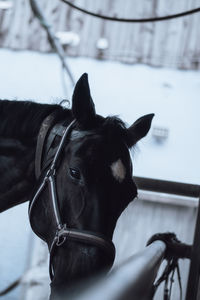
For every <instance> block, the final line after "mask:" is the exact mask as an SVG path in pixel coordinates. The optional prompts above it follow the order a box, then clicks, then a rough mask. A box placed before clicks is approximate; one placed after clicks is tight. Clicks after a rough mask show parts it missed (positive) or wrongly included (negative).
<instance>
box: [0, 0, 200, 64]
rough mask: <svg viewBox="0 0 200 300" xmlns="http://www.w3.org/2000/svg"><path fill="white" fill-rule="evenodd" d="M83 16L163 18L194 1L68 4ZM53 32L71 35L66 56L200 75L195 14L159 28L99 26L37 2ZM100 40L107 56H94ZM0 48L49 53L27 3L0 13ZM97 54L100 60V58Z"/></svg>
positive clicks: (19, 1) (20, 0) (197, 0)
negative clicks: (73, 43)
mask: <svg viewBox="0 0 200 300" xmlns="http://www.w3.org/2000/svg"><path fill="white" fill-rule="evenodd" d="M73 2H74V3H75V4H77V5H79V6H81V7H84V8H86V9H88V10H91V11H94V12H98V13H101V14H107V15H110V16H117V17H125V18H140V17H152V16H161V15H168V14H173V13H178V12H181V11H185V10H189V9H192V8H196V7H198V6H199V5H200V0H182V1H180V0H176V1H174V0H168V1H163V0H142V1H138V0H126V1H124V0H95V1H94V0H74V1H73ZM39 4H40V5H41V7H42V9H43V11H44V13H45V15H46V16H47V18H48V20H49V22H50V23H51V24H52V25H53V28H54V30H55V32H57V31H73V32H75V33H77V34H78V35H79V36H80V44H79V45H78V46H76V47H72V46H68V48H67V49H66V53H67V54H68V55H72V56H86V57H93V58H97V57H99V56H101V58H103V59H109V60H117V61H121V62H125V63H130V64H133V63H138V62H139V63H145V64H149V65H152V66H156V67H158V66H159V67H160V66H165V67H175V68H184V69H200V42H199V41H200V30H199V28H200V14H194V15H191V16H186V17H183V18H179V19H175V20H170V21H165V22H159V23H143V24H142V23H141V24H139V23H137V24H129V23H118V22H109V21H104V20H100V19H97V18H94V17H90V16H87V15H85V14H82V13H81V12H78V11H76V10H74V9H71V8H70V7H68V6H67V5H66V4H64V3H62V2H61V1H60V0H48V1H47V0H39ZM99 38H106V39H107V40H108V43H109V47H108V49H107V50H105V51H103V53H99V50H98V49H97V48H96V43H97V41H98V39H99ZM0 47H4V48H11V49H17V50H22V49H30V50H37V51H49V50H50V47H49V45H48V41H47V38H46V34H45V32H44V30H43V29H42V28H41V27H40V25H39V22H38V20H36V19H35V18H34V16H33V14H32V12H31V8H30V5H29V1H27V0H13V8H12V9H9V10H0ZM100 54H101V55H100Z"/></svg>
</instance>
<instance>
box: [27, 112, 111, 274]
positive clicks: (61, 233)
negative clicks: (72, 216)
mask: <svg viewBox="0 0 200 300" xmlns="http://www.w3.org/2000/svg"><path fill="white" fill-rule="evenodd" d="M52 123H53V117H52V115H50V116H48V117H47V118H46V119H45V120H44V122H43V123H42V125H41V128H40V131H39V134H38V141H37V147H36V161H37V162H36V177H38V176H39V174H40V173H41V165H40V163H41V162H42V158H41V157H42V152H43V147H44V143H45V138H46V135H47V133H48V131H49V129H50V128H49V127H50V126H51V125H52ZM74 124H75V120H74V121H72V122H71V123H70V124H69V125H68V127H63V126H62V125H59V126H58V128H59V129H60V130H58V131H59V132H60V135H61V136H62V137H61V140H60V143H59V145H58V148H57V150H56V153H55V155H54V157H53V160H52V161H51V163H50V166H49V168H48V169H47V171H46V173H45V176H44V178H43V180H42V182H41V184H40V186H39V187H38V189H37V191H36V193H35V195H34V197H33V199H32V200H31V202H30V206H29V220H30V224H31V227H32V229H33V231H34V232H35V233H36V235H38V236H39V237H40V238H42V239H43V240H45V239H44V237H42V236H41V234H40V233H39V232H37V230H36V229H34V225H33V224H32V222H31V216H32V213H33V207H34V206H35V203H36V202H37V200H38V198H39V196H40V195H41V193H42V192H43V190H44V189H45V188H46V187H47V186H48V189H49V196H50V201H51V203H52V207H53V212H54V217H55V221H56V234H55V237H54V239H53V241H52V243H51V246H50V250H49V252H50V261H49V274H50V278H51V280H53V277H54V270H53V264H52V262H53V257H54V255H55V250H56V248H57V247H60V246H62V245H63V244H64V243H65V242H66V241H68V240H71V241H76V242H81V243H84V244H87V245H91V246H96V247H99V248H101V249H102V250H103V251H104V252H106V253H107V254H108V255H109V256H110V260H111V262H112V263H113V261H114V258H115V246H114V244H113V242H112V241H111V240H110V239H108V238H107V237H105V236H104V235H102V234H99V233H95V232H90V231H85V230H77V229H74V228H68V227H67V225H66V224H64V223H63V222H62V219H61V215H60V210H59V205H58V198H57V187H56V174H57V169H58V160H59V158H60V157H61V153H62V150H63V147H64V145H66V142H68V141H69V137H70V134H71V131H72V129H73V127H74ZM58 128H57V129H58ZM63 128H64V130H63ZM54 136H55V134H54ZM41 147H42V149H41ZM38 156H39V166H38Z"/></svg>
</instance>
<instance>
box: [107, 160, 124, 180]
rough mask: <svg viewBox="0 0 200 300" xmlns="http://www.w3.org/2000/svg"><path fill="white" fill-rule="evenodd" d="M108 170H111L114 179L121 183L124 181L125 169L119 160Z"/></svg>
mask: <svg viewBox="0 0 200 300" xmlns="http://www.w3.org/2000/svg"><path fill="white" fill-rule="evenodd" d="M110 168H111V171H112V174H113V176H114V178H115V179H116V180H117V181H119V182H120V183H121V182H122V181H123V180H124V178H125V175H126V169H125V167H124V165H123V163H122V161H121V159H118V160H117V161H115V162H114V163H112V165H111V166H110Z"/></svg>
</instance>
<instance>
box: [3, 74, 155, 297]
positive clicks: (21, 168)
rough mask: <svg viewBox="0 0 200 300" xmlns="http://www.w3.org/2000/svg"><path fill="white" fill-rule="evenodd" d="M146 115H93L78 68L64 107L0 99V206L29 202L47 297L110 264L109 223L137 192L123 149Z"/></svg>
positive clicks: (139, 134) (147, 122)
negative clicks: (44, 252)
mask: <svg viewBox="0 0 200 300" xmlns="http://www.w3.org/2000/svg"><path fill="white" fill-rule="evenodd" d="M153 116H154V114H148V115H144V116H142V117H140V118H139V119H138V120H136V121H135V122H134V123H133V124H132V125H131V126H130V127H127V126H126V125H125V123H124V122H123V121H122V120H121V119H119V118H118V117H115V116H108V117H103V116H100V115H98V114H97V113H96V111H95V105H94V102H93V100H92V97H91V93H90V87H89V83H88V75H87V74H86V73H85V74H83V75H82V76H81V77H80V79H79V80H78V82H77V83H76V85H75V88H74V92H73V96H72V108H71V109H68V108H63V107H62V105H57V104H56V105H53V104H39V103H35V102H31V101H9V100H1V101H0V119H1V124H0V182H1V184H0V212H3V211H5V210H6V209H9V208H11V207H13V206H15V205H18V204H20V203H23V202H25V201H29V202H30V204H29V217H30V223H31V227H32V229H33V231H34V232H35V233H36V234H37V235H38V236H39V237H40V238H42V239H43V240H44V241H45V242H46V243H47V246H48V249H49V252H50V264H49V265H50V276H51V295H50V299H55V297H57V296H60V295H62V293H63V291H64V290H65V288H66V287H70V286H72V285H73V284H74V283H75V282H77V281H79V280H81V279H83V278H86V277H88V278H92V277H93V275H94V274H96V273H97V272H101V271H104V272H107V271H108V270H109V269H110V268H111V266H112V264H113V261H114V257H115V248H114V245H113V243H112V236H113V231H114V229H115V226H116V222H117V220H118V218H119V216H120V215H121V213H122V212H123V210H124V209H125V208H126V207H127V205H128V204H129V203H130V202H131V201H132V200H133V199H134V198H135V197H136V196H137V187H136V184H135V182H134V180H133V175H132V160H131V157H130V148H131V147H133V146H135V145H136V143H137V142H138V141H139V140H140V139H141V138H143V137H145V136H146V134H147V133H148V131H149V129H150V126H151V122H152V119H153Z"/></svg>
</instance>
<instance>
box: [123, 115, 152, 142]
mask: <svg viewBox="0 0 200 300" xmlns="http://www.w3.org/2000/svg"><path fill="white" fill-rule="evenodd" d="M153 117H154V114H149V115H145V116H143V117H141V118H139V119H137V120H136V121H135V122H134V123H133V124H132V125H131V126H130V127H129V128H128V129H127V133H128V146H129V147H132V146H133V145H135V144H136V143H137V142H138V141H139V140H140V139H141V138H143V137H145V135H146V134H147V133H148V131H149V129H150V127H151V122H152V119H153Z"/></svg>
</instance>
